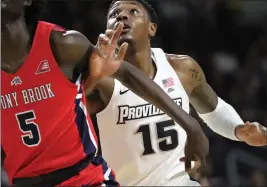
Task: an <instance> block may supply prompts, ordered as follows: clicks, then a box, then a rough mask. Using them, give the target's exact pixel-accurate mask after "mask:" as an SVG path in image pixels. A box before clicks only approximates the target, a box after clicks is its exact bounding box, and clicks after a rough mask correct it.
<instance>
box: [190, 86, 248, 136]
mask: <svg viewBox="0 0 267 187" xmlns="http://www.w3.org/2000/svg"><path fill="white" fill-rule="evenodd" d="M200 95H201V97H199V96H200ZM190 102H191V104H192V105H193V106H194V108H195V109H196V110H197V112H198V114H199V116H200V117H201V118H202V119H203V120H204V122H205V123H206V124H207V125H208V126H209V128H210V129H211V130H213V131H214V132H215V133H217V134H219V135H221V136H224V137H226V138H228V139H231V140H236V141H240V140H239V138H238V137H237V136H236V129H237V127H238V126H240V125H242V124H244V122H243V121H242V119H241V118H240V116H239V115H238V113H237V112H236V111H235V109H234V108H233V107H232V106H231V105H229V104H228V103H226V102H225V101H223V100H222V99H221V98H219V97H218V96H217V95H216V93H215V92H214V91H213V90H212V89H211V88H210V87H206V90H205V91H204V92H202V93H200V92H199V93H197V94H196V93H193V94H192V96H191V97H190Z"/></svg>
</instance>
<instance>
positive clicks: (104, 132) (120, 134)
mask: <svg viewBox="0 0 267 187" xmlns="http://www.w3.org/2000/svg"><path fill="white" fill-rule="evenodd" d="M152 57H153V59H154V61H155V63H156V67H157V72H156V75H155V78H154V82H155V83H157V84H158V85H159V86H160V87H161V88H162V89H163V90H164V91H165V92H166V93H167V94H168V95H169V96H170V97H171V98H172V99H173V100H174V102H175V103H177V105H179V106H180V107H181V108H182V109H183V110H185V111H186V112H187V113H189V98H188V96H187V94H186V92H185V90H184V88H183V86H182V84H181V82H180V80H179V78H178V76H177V75H176V73H175V71H174V69H173V68H172V67H171V65H170V64H169V62H168V61H167V59H166V56H165V53H164V52H163V51H162V50H161V49H158V48H153V49H152ZM143 89H144V90H145V89H146V88H143ZM149 94H151V95H153V93H149ZM97 123H98V127H99V133H100V143H101V147H102V154H103V157H104V158H105V160H106V161H107V163H108V164H109V165H110V167H111V168H112V169H113V170H114V171H115V174H116V178H117V180H118V181H119V182H120V184H121V185H122V186H123V185H131V186H136V185H140V186H147V185H150V186H151V185H152V186H153V185H163V184H166V183H168V181H170V180H172V179H173V178H174V177H177V176H179V175H181V176H184V175H185V172H184V163H183V162H180V161H179V159H180V158H181V157H183V156H184V147H185V141H186V132H185V131H184V130H183V129H182V128H181V127H180V126H179V125H178V124H175V123H174V122H173V121H172V120H171V118H170V117H168V116H167V115H165V114H164V113H163V112H162V111H160V110H159V109H157V108H156V107H154V106H153V105H151V104H149V103H148V102H146V101H145V100H143V99H142V98H140V97H139V96H137V95H136V94H134V93H133V92H131V91H129V89H128V88H127V87H125V86H123V85H122V84H121V83H120V82H118V81H117V80H115V87H114V92H113V95H112V98H111V100H110V103H109V104H108V106H107V107H106V108H105V110H103V111H102V112H100V113H98V114H97Z"/></svg>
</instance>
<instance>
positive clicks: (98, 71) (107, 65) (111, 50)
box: [89, 23, 128, 79]
mask: <svg viewBox="0 0 267 187" xmlns="http://www.w3.org/2000/svg"><path fill="white" fill-rule="evenodd" d="M122 30H123V23H120V24H119V25H118V27H117V29H116V30H115V31H114V32H112V35H111V36H107V35H106V34H100V35H99V37H98V41H97V44H96V46H95V49H94V51H93V52H92V54H91V57H90V64H89V72H90V76H92V77H94V78H97V79H102V78H103V77H105V76H109V75H112V74H114V73H115V72H116V71H117V70H118V69H119V67H120V65H121V63H122V61H123V59H124V56H125V54H126V51H127V48H128V44H127V43H123V44H122V45H121V46H120V47H119V52H118V53H117V55H116V54H115V52H116V48H117V43H118V40H119V38H120V35H121V32H122Z"/></svg>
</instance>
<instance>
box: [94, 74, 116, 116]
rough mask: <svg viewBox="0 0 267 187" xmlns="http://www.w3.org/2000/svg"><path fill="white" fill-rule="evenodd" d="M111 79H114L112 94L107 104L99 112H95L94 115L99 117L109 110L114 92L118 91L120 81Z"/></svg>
mask: <svg viewBox="0 0 267 187" xmlns="http://www.w3.org/2000/svg"><path fill="white" fill-rule="evenodd" d="M113 80H114V88H113V92H112V96H111V98H110V100H109V102H108V104H107V106H106V107H105V108H104V109H103V110H101V111H100V112H98V113H96V117H100V116H102V115H104V114H105V113H106V112H107V111H108V110H109V108H110V107H111V104H112V102H113V99H114V97H115V96H116V93H118V90H119V88H120V82H119V81H118V80H116V79H113Z"/></svg>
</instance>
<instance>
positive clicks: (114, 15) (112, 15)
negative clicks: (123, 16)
mask: <svg viewBox="0 0 267 187" xmlns="http://www.w3.org/2000/svg"><path fill="white" fill-rule="evenodd" d="M118 15H119V14H118V12H113V13H111V14H110V15H109V17H110V18H114V17H117V16H118Z"/></svg>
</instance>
